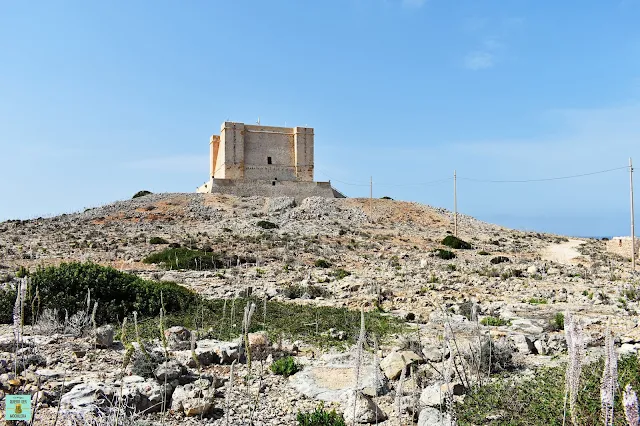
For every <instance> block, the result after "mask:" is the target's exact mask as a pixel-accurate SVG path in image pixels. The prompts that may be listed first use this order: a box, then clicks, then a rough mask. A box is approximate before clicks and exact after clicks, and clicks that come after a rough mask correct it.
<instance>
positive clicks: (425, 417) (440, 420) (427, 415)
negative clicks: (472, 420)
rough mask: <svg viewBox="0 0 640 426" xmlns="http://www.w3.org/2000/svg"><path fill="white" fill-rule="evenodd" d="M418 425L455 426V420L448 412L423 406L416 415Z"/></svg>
mask: <svg viewBox="0 0 640 426" xmlns="http://www.w3.org/2000/svg"><path fill="white" fill-rule="evenodd" d="M418 426H456V422H455V420H453V419H452V418H451V416H450V415H449V414H443V413H441V412H440V411H439V410H438V409H436V408H432V407H425V408H423V409H422V410H421V411H420V415H419V416H418Z"/></svg>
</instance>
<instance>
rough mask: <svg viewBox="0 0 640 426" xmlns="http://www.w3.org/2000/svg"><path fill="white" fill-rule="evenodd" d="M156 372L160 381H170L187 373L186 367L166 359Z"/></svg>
mask: <svg viewBox="0 0 640 426" xmlns="http://www.w3.org/2000/svg"><path fill="white" fill-rule="evenodd" d="M154 373H155V376H156V379H157V380H158V381H159V382H164V381H165V380H166V381H169V382H170V381H172V380H175V379H177V378H179V377H180V376H182V375H183V374H185V373H186V369H185V368H184V367H183V366H182V365H181V364H179V363H178V362H176V361H166V362H163V363H162V364H160V365H158V367H156V369H155V371H154Z"/></svg>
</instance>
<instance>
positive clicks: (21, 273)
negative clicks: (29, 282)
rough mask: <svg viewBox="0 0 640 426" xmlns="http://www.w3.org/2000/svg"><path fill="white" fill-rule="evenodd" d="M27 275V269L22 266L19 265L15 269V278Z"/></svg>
mask: <svg viewBox="0 0 640 426" xmlns="http://www.w3.org/2000/svg"><path fill="white" fill-rule="evenodd" d="M28 276H29V270H28V269H27V268H25V267H24V266H22V265H20V267H18V270H17V271H16V278H24V277H28Z"/></svg>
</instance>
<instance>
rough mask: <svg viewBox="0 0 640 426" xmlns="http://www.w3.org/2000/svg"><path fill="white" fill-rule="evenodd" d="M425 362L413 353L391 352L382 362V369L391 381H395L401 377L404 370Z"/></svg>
mask: <svg viewBox="0 0 640 426" xmlns="http://www.w3.org/2000/svg"><path fill="white" fill-rule="evenodd" d="M423 361H424V360H423V359H422V357H420V355H418V354H416V353H415V352H413V351H398V352H391V353H390V354H389V355H387V356H386V357H385V358H384V359H383V360H382V361H381V362H380V368H382V371H383V372H384V374H385V376H387V377H388V378H389V379H390V380H395V379H397V378H398V377H399V376H400V373H401V372H402V369H403V368H406V367H408V366H410V365H411V364H414V363H421V362H423Z"/></svg>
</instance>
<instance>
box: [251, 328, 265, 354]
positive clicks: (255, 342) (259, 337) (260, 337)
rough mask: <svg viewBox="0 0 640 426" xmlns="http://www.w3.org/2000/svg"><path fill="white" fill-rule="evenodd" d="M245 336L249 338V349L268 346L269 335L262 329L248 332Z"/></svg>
mask: <svg viewBox="0 0 640 426" xmlns="http://www.w3.org/2000/svg"><path fill="white" fill-rule="evenodd" d="M247 338H248V339H249V349H251V350H254V349H258V348H260V347H262V348H263V347H267V346H269V336H267V333H266V332H264V331H258V332H256V333H249V334H248V335H247Z"/></svg>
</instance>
